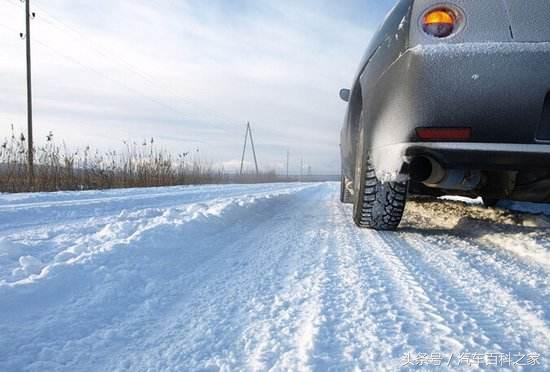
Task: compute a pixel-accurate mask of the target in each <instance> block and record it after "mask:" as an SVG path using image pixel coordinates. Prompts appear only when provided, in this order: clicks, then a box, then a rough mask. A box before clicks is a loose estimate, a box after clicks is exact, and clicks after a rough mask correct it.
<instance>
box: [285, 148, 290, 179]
mask: <svg viewBox="0 0 550 372" xmlns="http://www.w3.org/2000/svg"><path fill="white" fill-rule="evenodd" d="M289 163H290V150H286V180H287V181H288V176H289V174H288V167H289Z"/></svg>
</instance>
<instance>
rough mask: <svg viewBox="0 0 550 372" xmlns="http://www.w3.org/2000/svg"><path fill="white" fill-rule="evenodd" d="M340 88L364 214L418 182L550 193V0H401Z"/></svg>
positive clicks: (439, 191)
mask: <svg viewBox="0 0 550 372" xmlns="http://www.w3.org/2000/svg"><path fill="white" fill-rule="evenodd" d="M340 97H341V98H342V99H343V100H345V101H346V102H348V108H347V114H346V118H345V122H344V127H343V129H342V132H341V156H342V185H341V200H342V202H345V203H353V204H354V220H355V222H356V224H357V225H358V226H360V227H367V228H374V229H380V230H393V229H396V228H397V227H398V225H399V223H400V221H401V216H402V214H403V210H404V208H405V202H406V199H407V195H408V194H415V195H429V196H441V195H447V194H452V195H462V196H468V197H480V196H481V197H483V200H484V201H485V203H486V204H489V205H493V204H495V203H496V202H497V201H498V200H499V199H504V198H506V199H513V200H521V201H533V202H550V0H528V1H524V0H449V1H444V2H441V1H433V0H400V1H399V2H398V3H397V5H396V6H395V7H394V8H393V10H392V11H391V12H390V13H389V14H388V16H387V17H386V20H385V21H384V23H383V25H382V27H381V28H380V29H379V30H378V32H377V33H376V35H375V36H374V38H373V40H372V42H371V44H370V46H369V47H368V49H367V52H366V54H365V56H364V58H363V60H362V61H361V64H360V67H359V70H358V72H357V74H356V76H355V78H354V80H353V85H352V89H343V90H342V91H341V92H340Z"/></svg>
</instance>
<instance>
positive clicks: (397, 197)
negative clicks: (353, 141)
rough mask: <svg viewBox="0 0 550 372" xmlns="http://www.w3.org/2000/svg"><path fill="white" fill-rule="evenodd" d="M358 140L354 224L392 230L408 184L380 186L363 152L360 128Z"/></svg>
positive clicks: (401, 215) (364, 149) (395, 227)
mask: <svg viewBox="0 0 550 372" xmlns="http://www.w3.org/2000/svg"><path fill="white" fill-rule="evenodd" d="M361 122H362V121H361ZM361 126H362V125H361ZM358 140H359V142H358V144H357V149H356V162H355V180H354V193H355V200H354V204H353V215H354V221H355V224H356V225H357V226H359V227H361V228H369V229H374V230H385V231H393V230H396V229H397V227H398V226H399V224H400V223H401V218H402V217H403V212H404V211H405V204H406V200H407V189H408V187H407V186H408V185H407V184H408V183H407V182H381V181H380V180H379V179H378V178H377V176H376V170H375V169H374V166H373V164H372V161H371V159H370V157H369V154H368V151H367V149H366V148H365V133H364V128H362V129H361V131H360V134H359V138H358Z"/></svg>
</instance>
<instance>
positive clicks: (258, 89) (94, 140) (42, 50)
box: [0, 0, 395, 174]
mask: <svg viewBox="0 0 550 372" xmlns="http://www.w3.org/2000/svg"><path fill="white" fill-rule="evenodd" d="M31 1H32V2H31V7H32V11H34V12H35V13H36V15H35V18H34V19H33V20H32V23H31V27H32V29H31V36H32V37H31V40H32V59H33V67H32V72H33V106H34V115H33V116H34V127H35V139H36V141H37V142H38V143H40V142H44V141H45V139H46V135H47V134H48V133H49V132H50V131H51V132H53V134H54V138H55V140H56V141H57V142H64V143H66V144H67V146H68V147H70V148H83V147H86V146H88V145H89V146H92V147H93V148H98V149H100V150H119V149H121V148H122V147H123V141H135V142H137V143H141V142H143V140H144V139H149V138H154V139H155V142H156V143H157V145H159V146H162V147H163V148H165V149H166V150H167V151H170V152H172V153H174V154H176V153H182V152H191V153H193V154H195V155H194V156H198V157H200V158H201V159H202V160H203V161H208V162H211V163H212V164H213V165H214V166H219V167H221V166H223V167H224V169H226V170H228V171H232V170H234V169H236V168H237V167H238V166H239V163H240V157H241V152H242V144H243V141H244V134H245V127H246V123H247V122H248V121H250V123H251V125H252V130H253V135H254V141H255V144H256V151H257V156H258V162H259V165H260V168H261V169H262V170H276V171H278V172H284V170H285V169H286V154H287V151H289V153H290V171H291V173H298V172H299V168H300V163H301V159H303V164H304V167H308V166H310V167H311V171H312V173H314V174H337V173H338V172H339V167H340V160H339V149H338V144H339V132H340V128H341V123H342V121H343V117H344V113H345V104H344V103H343V102H342V101H340V100H339V99H338V90H339V89H340V88H343V87H347V86H349V85H350V83H351V79H352V78H353V75H354V73H355V70H356V69H357V67H358V64H359V61H360V59H361V56H362V54H363V52H364V50H365V48H366V46H367V44H368V42H369V39H370V37H371V36H372V34H373V32H374V31H375V30H376V29H377V28H378V26H379V24H380V22H381V21H382V20H383V18H384V15H385V14H386V12H387V11H388V10H389V9H390V8H391V7H392V6H393V4H394V2H395V0H342V1H333V0H301V1H291V0H147V1H145V0H132V1H130V0H127V1H123V0H120V1H116V0H94V1H89V0H72V1H69V0H31ZM0 9H1V11H0V82H1V87H2V89H1V90H0V139H3V138H4V137H7V136H9V134H10V128H11V125H12V124H13V126H14V128H15V130H16V131H25V130H26V85H25V84H26V82H25V42H24V41H23V40H22V39H21V38H20V36H19V32H24V22H25V17H24V4H23V3H21V2H20V1H19V0H0ZM197 150H198V151H197ZM251 161H252V154H251V153H247V166H251Z"/></svg>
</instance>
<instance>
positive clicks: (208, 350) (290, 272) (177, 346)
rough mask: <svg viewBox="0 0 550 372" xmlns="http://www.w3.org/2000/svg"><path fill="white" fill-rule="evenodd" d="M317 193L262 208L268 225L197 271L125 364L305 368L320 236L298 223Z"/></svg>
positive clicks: (321, 190)
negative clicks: (186, 290)
mask: <svg viewBox="0 0 550 372" xmlns="http://www.w3.org/2000/svg"><path fill="white" fill-rule="evenodd" d="M325 193H326V191H325V190H324V187H323V186H318V187H316V188H314V189H312V190H310V191H309V192H302V193H301V194H300V195H294V196H291V197H290V200H289V202H290V201H292V203H285V205H284V206H279V207H278V208H277V209H275V210H273V209H268V210H267V211H266V212H265V213H266V214H268V215H269V216H270V218H269V219H267V220H265V221H263V222H261V223H258V224H257V225H256V226H255V227H254V229H253V230H251V231H243V233H242V234H239V235H237V239H236V240H235V241H233V242H232V243H231V244H230V245H229V246H228V247H226V249H225V250H224V253H223V254H221V255H219V256H217V257H216V258H215V259H213V260H210V261H209V262H208V265H202V266H201V267H200V268H198V269H197V270H196V271H195V274H194V275H193V276H192V277H188V278H187V280H188V281H189V282H187V283H186V284H185V288H189V289H191V292H190V293H188V294H187V295H186V297H185V298H182V299H181V301H176V302H174V304H173V306H172V310H171V311H170V312H169V313H168V314H164V315H163V316H162V317H159V318H158V319H157V320H156V321H155V324H156V327H155V329H156V330H154V331H153V332H152V335H148V336H146V342H145V343H144V349H145V350H147V351H146V352H145V353H144V354H145V355H143V356H142V357H138V358H134V359H133V360H131V359H129V360H128V361H126V363H127V364H128V365H130V366H134V367H135V366H140V365H143V364H144V363H148V362H150V360H157V359H158V358H155V357H154V356H155V355H161V356H162V358H161V359H169V360H170V365H171V369H173V368H176V369H177V366H185V368H188V369H221V370H234V369H238V368H243V366H245V365H247V366H249V367H250V368H251V369H254V370H264V369H267V368H269V367H273V368H275V369H277V368H279V369H287V368H294V367H296V366H306V365H307V364H308V363H309V362H308V360H309V350H310V348H311V346H310V345H311V342H312V340H313V338H314V336H315V329H316V323H317V319H318V311H317V309H318V308H317V305H318V299H317V295H316V293H317V292H316V291H315V288H316V286H317V285H318V283H320V281H321V280H322V271H315V270H314V269H315V268H317V267H318V261H319V260H320V258H319V255H320V254H322V249H321V250H320V249H319V246H320V244H321V243H322V242H323V240H324V239H325V238H324V236H325V235H326V233H323V230H322V229H317V227H318V226H317V225H314V226H309V224H310V221H308V220H307V219H305V218H303V217H304V214H307V213H305V212H304V210H305V211H307V210H313V208H314V207H316V206H317V205H318V204H319V201H320V198H321V197H323V195H324V194H325ZM306 195H307V196H306ZM304 196H305V197H304ZM298 205H299V206H300V207H299V208H296V207H297V206H298ZM273 212H276V213H275V214H274V215H272V213H273ZM274 236H275V237H277V238H278V239H279V240H277V241H274V240H273V237H274ZM232 261H238V262H239V263H240V264H238V265H236V266H235V265H232V264H228V262H232ZM182 334H184V335H185V338H182V337H181V335H182ZM142 354H143V351H142ZM123 364H124V363H123ZM148 366H149V367H150V368H153V369H158V368H159V367H160V365H156V364H153V365H148ZM285 366H290V367H285Z"/></svg>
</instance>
